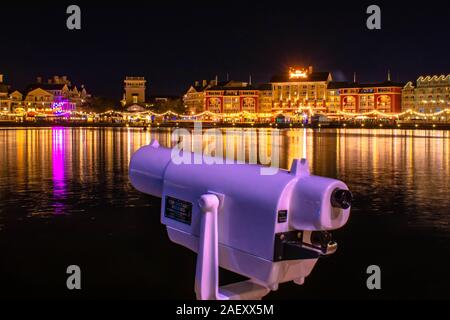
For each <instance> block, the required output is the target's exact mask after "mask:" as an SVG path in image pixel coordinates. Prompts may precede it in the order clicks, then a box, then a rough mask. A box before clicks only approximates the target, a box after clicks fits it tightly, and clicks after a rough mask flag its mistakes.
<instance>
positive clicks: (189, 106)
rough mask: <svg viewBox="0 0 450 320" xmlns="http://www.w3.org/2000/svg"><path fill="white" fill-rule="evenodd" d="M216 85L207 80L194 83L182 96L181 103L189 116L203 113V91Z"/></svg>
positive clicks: (204, 95)
mask: <svg viewBox="0 0 450 320" xmlns="http://www.w3.org/2000/svg"><path fill="white" fill-rule="evenodd" d="M214 85H216V82H215V81H210V82H208V81H207V80H202V81H195V83H194V85H192V86H190V87H189V89H188V91H187V92H186V93H185V95H184V96H183V103H184V106H185V107H186V110H187V112H188V113H189V114H196V113H200V112H203V111H205V101H206V99H205V97H206V94H205V90H206V88H209V87H212V86H214Z"/></svg>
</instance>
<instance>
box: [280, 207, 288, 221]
mask: <svg viewBox="0 0 450 320" xmlns="http://www.w3.org/2000/svg"><path fill="white" fill-rule="evenodd" d="M287 217H288V211H287V210H279V211H278V223H285V222H287Z"/></svg>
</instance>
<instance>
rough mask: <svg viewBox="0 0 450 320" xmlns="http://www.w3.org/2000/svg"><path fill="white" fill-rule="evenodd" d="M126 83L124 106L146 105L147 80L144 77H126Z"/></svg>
mask: <svg viewBox="0 0 450 320" xmlns="http://www.w3.org/2000/svg"><path fill="white" fill-rule="evenodd" d="M124 85H125V87H124V89H125V93H124V95H123V100H122V105H123V106H130V105H141V106H143V105H145V90H146V80H145V78H144V77H126V78H125V80H124Z"/></svg>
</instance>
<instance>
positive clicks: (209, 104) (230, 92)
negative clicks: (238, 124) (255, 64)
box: [204, 81, 259, 113]
mask: <svg viewBox="0 0 450 320" xmlns="http://www.w3.org/2000/svg"><path fill="white" fill-rule="evenodd" d="M204 91H205V110H207V111H211V112H215V113H239V112H243V111H246V112H250V113H257V112H259V109H258V100H259V90H258V88H257V87H254V86H252V85H250V84H249V83H247V82H240V81H227V82H225V83H219V84H218V85H213V86H210V87H207V88H206V89H205V90H204Z"/></svg>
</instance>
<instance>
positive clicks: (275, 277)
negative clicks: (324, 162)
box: [129, 141, 352, 299]
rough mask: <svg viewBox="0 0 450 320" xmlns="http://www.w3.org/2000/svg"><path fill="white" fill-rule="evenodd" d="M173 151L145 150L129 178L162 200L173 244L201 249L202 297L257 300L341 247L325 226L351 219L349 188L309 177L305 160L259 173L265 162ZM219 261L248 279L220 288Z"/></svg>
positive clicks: (198, 281) (154, 147) (198, 287)
mask: <svg viewBox="0 0 450 320" xmlns="http://www.w3.org/2000/svg"><path fill="white" fill-rule="evenodd" d="M171 153H172V150H171V149H167V148H163V147H160V146H159V144H158V143H157V142H156V141H154V142H153V143H152V144H151V145H149V146H145V147H142V148H141V149H139V150H138V151H137V152H136V153H135V154H134V155H133V157H132V159H131V162H130V171H129V175H130V180H131V183H132V184H133V186H134V187H135V188H136V189H137V190H139V191H141V192H143V193H146V194H149V195H153V196H156V197H161V198H162V205H161V222H162V223H163V224H164V225H166V226H167V231H168V235H169V238H170V239H171V241H173V242H175V243H178V244H180V245H182V246H185V247H187V248H189V249H191V250H192V251H194V252H196V253H198V258H197V272H196V283H195V290H196V294H197V298H199V299H258V298H261V297H262V296H264V295H266V294H267V293H268V292H269V291H270V290H277V289H278V284H279V283H283V282H288V281H295V282H296V283H298V284H302V283H303V281H304V279H305V277H307V276H308V275H309V274H310V272H311V270H312V268H313V267H314V265H315V263H316V262H317V259H318V258H319V257H320V256H322V255H327V254H330V253H333V252H334V251H335V250H336V246H337V245H336V244H335V243H334V242H332V241H331V237H330V234H329V233H328V232H327V231H329V230H334V229H338V228H340V227H342V226H343V225H345V223H346V222H347V220H348V218H349V214H350V206H351V200H352V197H351V193H350V192H349V191H348V188H347V186H346V185H345V184H344V183H343V182H341V181H339V180H334V179H329V178H324V177H319V176H314V175H311V174H310V172H309V167H308V163H307V161H306V160H304V159H302V160H294V161H293V163H292V167H291V169H290V171H286V170H279V171H278V173H276V174H274V175H261V166H259V165H247V164H237V163H236V164H212V165H209V164H193V163H194V161H191V163H192V164H175V163H174V162H173V161H172V158H171ZM190 156H191V157H192V159H193V158H194V154H190ZM208 163H211V161H209V162H208ZM216 163H221V162H220V161H217V162H216ZM219 266H220V267H222V268H225V269H227V270H230V271H233V272H236V273H238V274H241V275H243V276H245V277H248V278H249V280H248V281H244V282H240V283H236V284H232V285H228V286H224V287H219V285H218V267H219Z"/></svg>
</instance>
